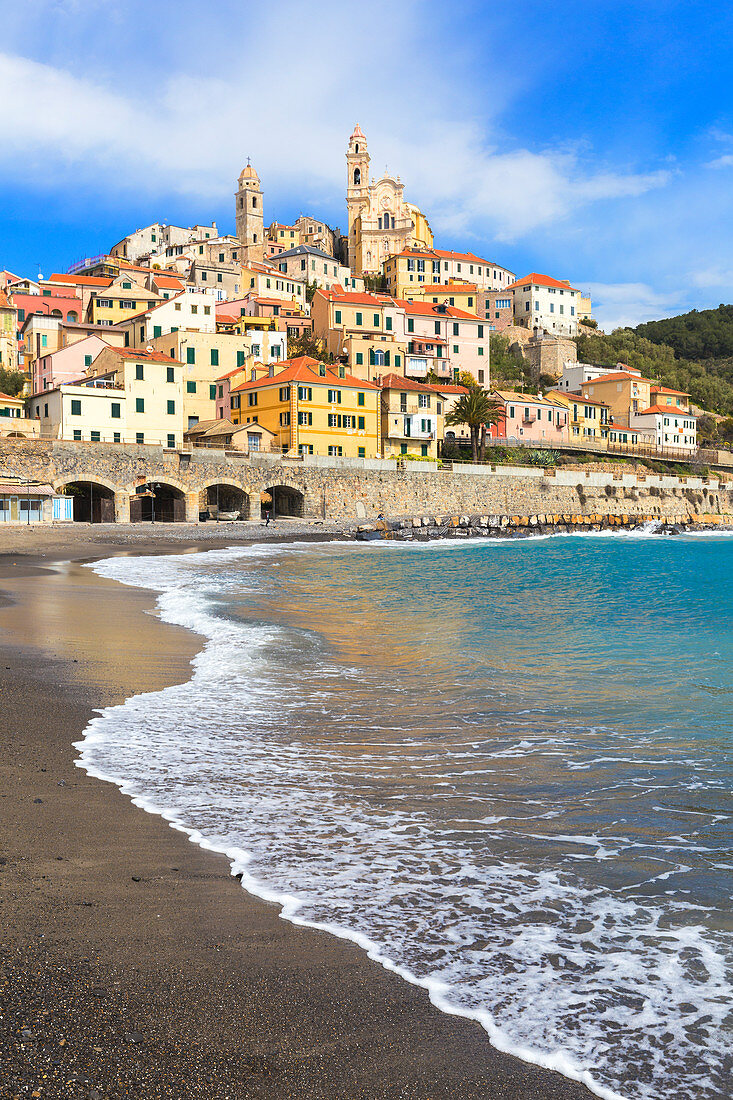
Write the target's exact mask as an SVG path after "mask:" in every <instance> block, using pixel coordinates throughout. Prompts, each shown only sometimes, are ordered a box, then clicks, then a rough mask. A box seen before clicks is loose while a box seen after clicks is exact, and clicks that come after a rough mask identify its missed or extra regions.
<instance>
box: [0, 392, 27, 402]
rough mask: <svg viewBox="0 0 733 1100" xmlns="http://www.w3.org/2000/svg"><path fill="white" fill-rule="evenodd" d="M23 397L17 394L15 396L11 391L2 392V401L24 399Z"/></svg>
mask: <svg viewBox="0 0 733 1100" xmlns="http://www.w3.org/2000/svg"><path fill="white" fill-rule="evenodd" d="M22 400H23V398H22V397H18V396H17V394H16V396H15V397H13V396H12V395H11V394H9V393H0V401H22Z"/></svg>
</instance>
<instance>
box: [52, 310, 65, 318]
mask: <svg viewBox="0 0 733 1100" xmlns="http://www.w3.org/2000/svg"><path fill="white" fill-rule="evenodd" d="M51 316H52V317H63V314H62V312H61V310H60V309H52V310H51Z"/></svg>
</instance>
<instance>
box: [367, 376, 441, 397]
mask: <svg viewBox="0 0 733 1100" xmlns="http://www.w3.org/2000/svg"><path fill="white" fill-rule="evenodd" d="M381 382H382V389H383V390H415V391H416V392H417V393H439V392H440V388H439V387H438V386H436V385H434V384H433V383H428V382H414V381H413V380H412V378H403V376H402V375H401V374H394V373H393V374H385V375H384V376H383V377H382V380H381Z"/></svg>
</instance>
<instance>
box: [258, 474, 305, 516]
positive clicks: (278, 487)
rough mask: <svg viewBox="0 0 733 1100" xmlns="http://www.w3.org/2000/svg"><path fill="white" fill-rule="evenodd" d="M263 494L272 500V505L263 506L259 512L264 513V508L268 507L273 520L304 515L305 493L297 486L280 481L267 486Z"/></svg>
mask: <svg viewBox="0 0 733 1100" xmlns="http://www.w3.org/2000/svg"><path fill="white" fill-rule="evenodd" d="M264 492H266V493H268V494H269V496H270V497H271V498H272V503H271V504H270V505H267V504H263V505H262V509H261V510H262V512H263V513H264V510H265V508H267V507H269V508H270V509H271V511H272V516H273V519H275V518H277V517H278V516H289V517H293V518H301V517H303V516H304V515H305V493H304V492H303V490H302V489H301V488H299V486H297V485H293V484H292V483H289V482H282V481H281V482H278V483H277V484H275V485H268V486H267V488H266V489H265V490H264Z"/></svg>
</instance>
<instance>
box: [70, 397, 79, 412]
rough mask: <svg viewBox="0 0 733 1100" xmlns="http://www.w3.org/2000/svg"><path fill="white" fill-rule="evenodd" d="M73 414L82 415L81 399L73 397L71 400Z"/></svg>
mask: <svg viewBox="0 0 733 1100" xmlns="http://www.w3.org/2000/svg"><path fill="white" fill-rule="evenodd" d="M71 415H72V416H81V401H78V400H76V399H73V400H72V402H71Z"/></svg>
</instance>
